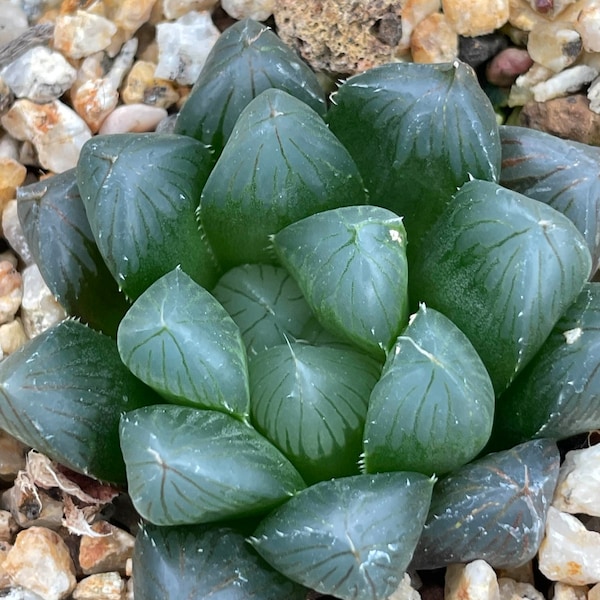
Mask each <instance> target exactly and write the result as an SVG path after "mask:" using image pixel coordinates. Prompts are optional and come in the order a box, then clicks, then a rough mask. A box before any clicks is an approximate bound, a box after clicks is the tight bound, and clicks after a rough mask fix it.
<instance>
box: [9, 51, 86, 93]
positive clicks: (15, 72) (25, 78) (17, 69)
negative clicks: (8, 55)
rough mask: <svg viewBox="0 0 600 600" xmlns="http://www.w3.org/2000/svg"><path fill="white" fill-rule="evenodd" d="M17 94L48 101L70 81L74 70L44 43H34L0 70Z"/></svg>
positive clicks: (64, 89)
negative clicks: (40, 44)
mask: <svg viewBox="0 0 600 600" xmlns="http://www.w3.org/2000/svg"><path fill="white" fill-rule="evenodd" d="M0 75H2V78H3V79H4V81H5V82H6V83H7V84H8V85H9V87H10V88H11V90H12V91H13V92H14V94H15V96H17V98H29V99H30V100H32V101H33V102H40V103H43V102H50V101H51V100H56V99H57V98H60V97H61V96H62V95H63V94H64V93H65V92H66V91H67V90H68V89H69V88H70V87H71V86H72V85H73V82H74V81H75V78H76V77H77V71H76V70H75V69H74V68H73V67H72V66H71V65H70V64H69V63H68V62H67V61H66V59H65V57H64V56H63V55H62V54H61V53H60V52H56V51H54V50H50V48H47V47H46V46H35V47H34V48H31V49H30V50H28V51H27V52H25V54H22V55H21V56H19V58H17V59H16V60H14V61H13V62H12V63H10V64H9V65H8V66H6V67H5V68H4V69H2V71H1V72H0Z"/></svg>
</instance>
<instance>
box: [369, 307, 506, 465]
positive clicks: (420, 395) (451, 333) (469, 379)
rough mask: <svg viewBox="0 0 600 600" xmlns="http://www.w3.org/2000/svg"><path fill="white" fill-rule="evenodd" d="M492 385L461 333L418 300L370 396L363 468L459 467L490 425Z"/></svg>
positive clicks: (479, 445)
mask: <svg viewBox="0 0 600 600" xmlns="http://www.w3.org/2000/svg"><path fill="white" fill-rule="evenodd" d="M493 416H494V389H493V387H492V382H491V381H490V377H489V375H488V373H487V371H486V370H485V367H484V366H483V363H482V362H481V359H480V358H479V356H478V355H477V353H476V352H475V349H474V348H473V346H472V345H471V343H470V342H469V340H468V339H467V337H466V336H465V335H464V334H463V333H462V332H461V331H460V330H459V329H458V328H457V327H456V326H455V325H454V324H453V323H452V322H451V321H450V320H449V319H447V318H446V317H444V315H442V314H441V313H439V312H437V311H435V310H433V309H431V308H425V306H424V305H422V306H421V307H420V309H419V312H418V313H417V314H416V315H413V317H412V319H411V322H410V324H409V326H408V327H407V328H406V329H405V330H404V333H403V334H402V335H401V336H400V337H399V338H398V339H397V340H396V344H395V345H394V347H393V348H392V350H391V351H390V353H389V355H388V359H387V361H386V364H385V366H384V368H383V374H382V376H381V379H380V380H379V381H378V382H377V384H376V385H375V387H374V389H373V391H372V393H371V397H370V399H369V410H368V412H367V419H366V427H365V434H364V454H365V455H364V464H365V468H366V470H367V471H368V472H371V473H373V472H377V471H417V472H420V473H427V474H433V473H436V474H442V473H447V472H449V471H452V470H454V469H457V468H458V467H461V466H462V465H464V464H465V463H467V462H469V461H470V460H471V459H473V458H475V456H477V454H479V452H480V451H481V450H482V449H483V447H484V446H485V444H486V442H487V441H488V438H489V436H490V433H491V430H492V421H493Z"/></svg>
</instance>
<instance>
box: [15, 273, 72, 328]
mask: <svg viewBox="0 0 600 600" xmlns="http://www.w3.org/2000/svg"><path fill="white" fill-rule="evenodd" d="M22 275H23V301H22V303H21V319H22V320H23V327H24V329H25V333H26V334H27V337H28V338H30V339H31V338H33V337H35V336H36V335H39V334H40V333H42V332H44V331H46V329H48V328H50V327H52V325H55V324H56V323H58V322H60V321H62V320H63V319H64V318H65V317H66V316H67V315H66V313H65V310H64V309H63V307H62V306H61V305H60V304H59V303H58V302H57V301H56V299H55V298H54V296H53V295H52V292H51V291H50V290H49V288H48V286H47V285H46V282H45V281H44V279H43V277H42V275H41V273H40V270H39V268H38V267H37V265H35V264H33V265H29V266H28V267H26V268H25V269H23V272H22Z"/></svg>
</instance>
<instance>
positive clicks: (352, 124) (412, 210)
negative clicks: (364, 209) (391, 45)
mask: <svg viewBox="0 0 600 600" xmlns="http://www.w3.org/2000/svg"><path fill="white" fill-rule="evenodd" d="M327 120H328V122H329V125H330V127H331V130H332V131H333V133H335V134H336V136H338V138H339V139H340V140H341V141H342V143H343V144H344V146H346V148H348V150H349V151H350V154H351V155H352V157H353V158H354V160H355V161H356V164H357V165H358V168H359V171H360V172H361V175H362V176H363V179H364V181H365V185H366V186H367V189H368V191H369V197H370V202H371V203H372V204H376V205H378V206H383V207H385V208H389V209H390V210H392V211H394V212H395V213H396V214H398V215H400V216H403V217H404V218H405V221H404V225H405V227H406V231H407V233H408V239H409V240H410V244H411V245H410V246H409V251H411V250H412V248H413V247H414V246H416V245H418V244H419V241H420V238H421V235H422V234H423V233H424V232H425V231H426V230H427V229H428V228H429V226H430V225H431V224H432V223H433V222H434V221H435V219H436V218H437V216H438V215H439V214H440V213H441V212H442V210H443V208H444V207H445V206H446V205H447V204H448V203H449V202H450V200H451V198H452V194H454V192H455V191H456V188H458V187H460V186H461V185H462V184H463V183H465V182H466V181H468V180H469V178H470V177H474V178H477V179H484V180H490V181H496V180H497V178H498V173H499V171H500V153H501V150H500V141H499V137H498V125H497V123H496V116H495V114H494V109H493V107H492V105H491V103H490V101H489V100H488V98H487V96H486V95H485V94H484V92H483V91H482V90H481V87H480V85H479V83H478V82H477V78H476V76H475V74H474V72H473V70H472V69H471V68H470V67H469V66H468V65H466V64H464V63H461V62H459V61H455V62H453V63H441V64H417V63H410V62H406V63H389V64H386V65H382V66H379V67H375V68H373V69H369V70H368V71H366V72H364V73H361V74H359V75H355V76H354V77H350V78H349V79H348V80H346V81H345V82H344V83H343V84H342V85H341V86H340V88H339V90H338V91H337V93H336V94H335V95H334V96H333V106H332V107H331V108H330V110H329V112H328V116H327Z"/></svg>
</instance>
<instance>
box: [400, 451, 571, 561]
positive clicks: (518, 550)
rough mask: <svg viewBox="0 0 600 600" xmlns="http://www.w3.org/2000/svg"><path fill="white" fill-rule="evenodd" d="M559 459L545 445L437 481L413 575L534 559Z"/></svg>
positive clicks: (488, 458) (491, 457) (510, 453)
mask: <svg viewBox="0 0 600 600" xmlns="http://www.w3.org/2000/svg"><path fill="white" fill-rule="evenodd" d="M559 463H560V457H559V453H558V448H557V447H556V444H555V443H554V442H552V441H550V440H535V441H532V442H526V443H524V444H521V445H519V446H516V447H515V448H513V449H511V450H507V451H504V452H497V453H494V454H488V455H487V456H485V457H483V458H480V459H479V460H477V461H475V462H473V463H470V464H468V465H465V466H464V467H462V468H461V469H459V470H458V471H456V472H455V473H452V474H451V475H448V476H447V477H446V478H445V479H442V480H441V481H439V482H438V483H437V484H436V486H435V488H434V490H433V497H432V499H431V507H430V509H429V516H428V517H427V523H426V525H425V528H424V530H423V534H422V536H421V539H420V541H419V544H418V546H417V549H416V551H415V556H414V559H413V562H412V566H413V568H415V569H436V568H438V567H444V566H446V565H450V564H454V563H467V562H471V561H473V560H476V559H482V560H485V561H486V562H488V563H489V564H490V565H491V566H492V567H494V568H512V567H518V566H520V565H523V564H525V563H526V562H527V561H529V560H531V559H532V558H533V557H534V556H535V555H536V553H537V550H538V547H539V545H540V543H541V541H542V538H543V536H544V524H545V520H546V513H547V512H548V508H549V506H550V503H551V501H552V495H553V494H554V488H555V487H556V481H557V478H558V468H559Z"/></svg>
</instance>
